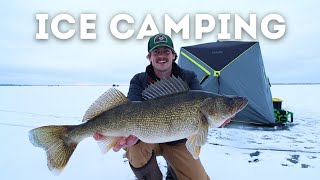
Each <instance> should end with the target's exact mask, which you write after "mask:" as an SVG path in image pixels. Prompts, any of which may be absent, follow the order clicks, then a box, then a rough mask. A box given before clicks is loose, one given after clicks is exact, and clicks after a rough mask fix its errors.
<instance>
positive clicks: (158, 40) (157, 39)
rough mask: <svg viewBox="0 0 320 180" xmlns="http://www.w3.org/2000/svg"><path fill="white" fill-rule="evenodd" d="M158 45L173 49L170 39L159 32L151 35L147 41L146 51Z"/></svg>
mask: <svg viewBox="0 0 320 180" xmlns="http://www.w3.org/2000/svg"><path fill="white" fill-rule="evenodd" d="M159 46H166V47H168V48H170V49H172V50H173V51H174V49H173V43H172V39H171V38H170V37H169V36H168V35H166V34H162V33H160V34H156V35H154V36H151V37H150V39H149V42H148V52H151V51H152V50H154V49H155V48H157V47H159ZM174 52H175V51H174Z"/></svg>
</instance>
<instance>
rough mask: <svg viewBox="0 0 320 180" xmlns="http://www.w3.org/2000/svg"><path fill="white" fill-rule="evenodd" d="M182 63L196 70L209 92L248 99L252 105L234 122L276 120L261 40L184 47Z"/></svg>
mask: <svg viewBox="0 0 320 180" xmlns="http://www.w3.org/2000/svg"><path fill="white" fill-rule="evenodd" d="M178 64H179V65H180V67H182V68H184V69H189V70H192V71H194V72H195V73H196V74H197V76H198V79H199V81H200V83H201V86H202V87H203V89H204V90H206V91H210V92H214V93H218V94H223V95H240V96H245V97H247V98H248V100H249V103H248V105H247V106H246V108H245V109H243V110H242V111H241V112H240V113H238V114H237V115H236V117H235V118H234V121H239V122H248V123H258V124H266V125H267V124H268V125H273V124H274V123H275V117H274V112H273V103H272V96H271V91H270V83H269V80H268V78H267V77H266V74H265V69H264V65H263V60H262V55H261V51H260V45H259V42H242V41H221V42H219V41H218V42H213V43H206V44H198V45H194V46H186V47H182V48H181V50H180V55H179V60H178Z"/></svg>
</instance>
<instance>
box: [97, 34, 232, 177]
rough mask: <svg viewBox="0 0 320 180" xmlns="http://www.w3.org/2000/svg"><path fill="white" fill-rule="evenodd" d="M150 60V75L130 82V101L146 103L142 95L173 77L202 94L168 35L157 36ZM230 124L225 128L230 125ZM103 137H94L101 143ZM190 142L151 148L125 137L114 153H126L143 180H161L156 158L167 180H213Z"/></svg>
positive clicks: (149, 51)
mask: <svg viewBox="0 0 320 180" xmlns="http://www.w3.org/2000/svg"><path fill="white" fill-rule="evenodd" d="M147 59H148V60H149V61H150V65H148V66H147V68H146V71H145V72H142V73H138V74H136V75H135V76H134V77H133V78H132V79H131V81H130V88H129V92H128V98H129V99H130V100H131V101H143V99H142V95H141V94H142V91H143V90H144V89H145V88H147V87H148V85H150V84H151V83H153V82H155V81H158V80H161V79H166V78H168V77H170V76H172V75H174V76H176V77H178V76H179V77H181V78H182V79H183V80H184V81H186V82H187V83H188V85H189V87H190V89H193V90H201V89H202V88H201V86H200V83H199V81H198V79H197V77H196V75H195V73H194V72H192V71H188V70H184V69H182V68H180V67H179V66H178V65H177V64H176V63H175V60H176V59H177V53H176V52H175V50H174V48H173V42H172V40H171V38H170V37H169V36H167V35H165V34H156V35H154V36H152V37H151V38H150V39H149V42H148V55H147ZM229 122H230V120H227V121H226V122H225V123H224V124H223V125H222V127H223V126H225V125H226V124H227V123H229ZM101 137H102V135H100V134H97V133H96V134H94V138H95V139H96V140H97V139H100V138H101ZM185 142H186V139H181V140H178V141H174V142H167V143H161V144H147V143H144V142H142V141H139V139H138V138H137V137H134V136H129V137H124V138H123V139H121V140H120V141H118V143H117V144H116V145H115V146H114V147H113V150H114V151H119V150H120V149H121V148H124V149H125V150H126V157H127V158H128V160H129V164H130V167H131V169H132V170H133V172H134V174H135V175H136V177H137V178H138V179H139V180H140V179H148V180H149V179H150V180H151V179H152V180H161V179H162V174H161V171H160V169H159V167H158V163H157V160H156V156H158V155H161V156H163V157H164V158H165V160H166V161H167V163H168V170H167V179H169V178H170V177H172V178H174V179H179V180H180V179H182V180H183V179H196V180H202V179H210V178H209V176H208V175H207V173H206V172H205V169H204V168H203V166H202V164H201V162H200V160H199V159H194V158H193V157H192V155H191V154H190V153H189V151H188V150H187V148H186V146H185Z"/></svg>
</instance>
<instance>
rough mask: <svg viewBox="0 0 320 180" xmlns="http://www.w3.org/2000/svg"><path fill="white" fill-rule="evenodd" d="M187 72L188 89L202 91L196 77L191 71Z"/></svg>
mask: <svg viewBox="0 0 320 180" xmlns="http://www.w3.org/2000/svg"><path fill="white" fill-rule="evenodd" d="M189 72H190V73H189V78H188V79H189V82H188V84H189V87H190V89H192V90H202V87H201V85H200V82H199V80H198V78H197V75H196V74H195V73H194V72H192V71H189Z"/></svg>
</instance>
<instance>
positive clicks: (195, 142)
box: [186, 121, 209, 159]
mask: <svg viewBox="0 0 320 180" xmlns="http://www.w3.org/2000/svg"><path fill="white" fill-rule="evenodd" d="M208 127H209V125H208V123H207V122H205V121H203V122H202V124H201V127H200V129H199V131H198V133H197V134H195V135H192V136H190V137H189V138H188V140H187V142H186V147H187V149H188V151H189V152H190V153H191V154H192V156H193V158H194V159H198V158H199V154H200V149H201V146H202V145H204V144H205V143H206V142H207V138H208Z"/></svg>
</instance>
